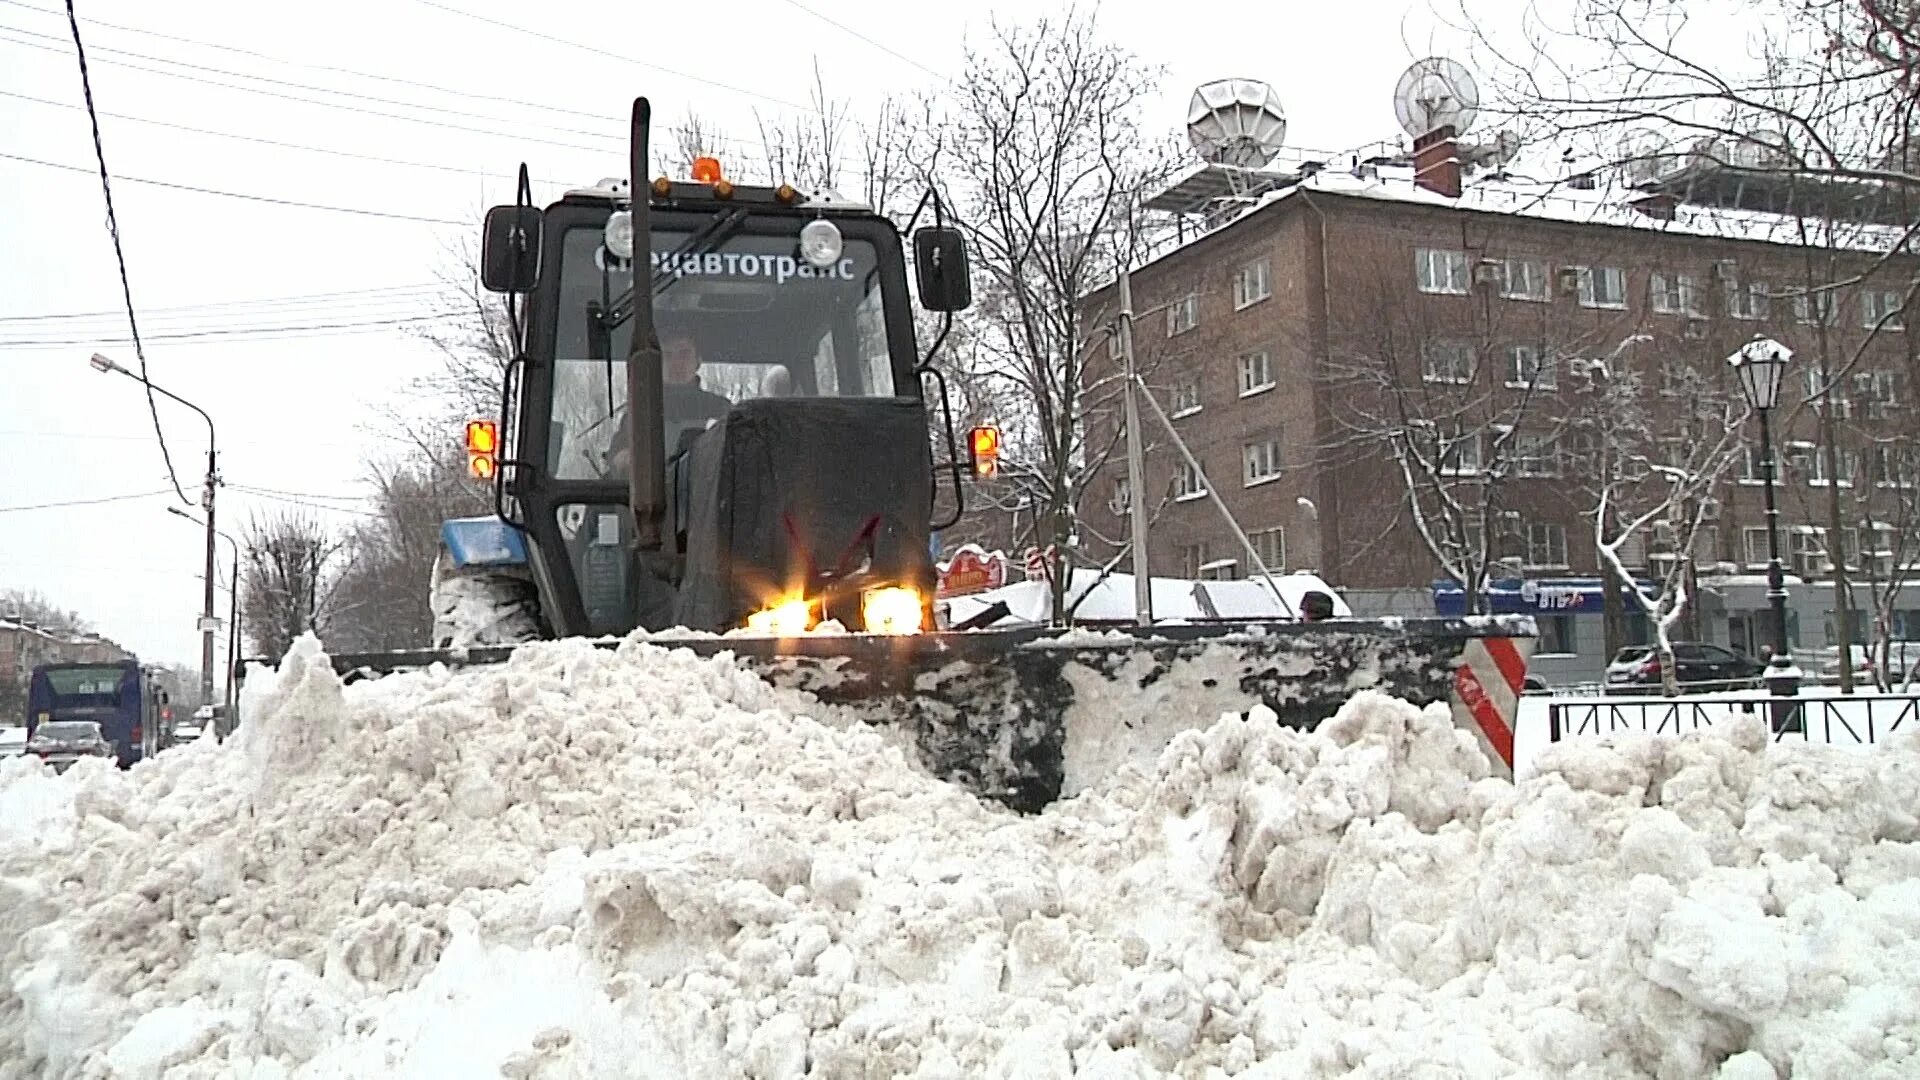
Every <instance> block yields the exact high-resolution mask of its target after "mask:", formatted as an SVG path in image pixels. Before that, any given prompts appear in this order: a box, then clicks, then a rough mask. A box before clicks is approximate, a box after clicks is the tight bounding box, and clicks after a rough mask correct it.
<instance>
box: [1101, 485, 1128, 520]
mask: <svg viewBox="0 0 1920 1080" xmlns="http://www.w3.org/2000/svg"><path fill="white" fill-rule="evenodd" d="M1132 509H1133V484H1132V483H1131V482H1130V481H1128V480H1127V478H1126V477H1124V476H1121V477H1116V478H1115V479H1114V481H1113V494H1112V495H1110V496H1108V497H1107V510H1108V511H1109V512H1111V513H1112V514H1113V515H1114V516H1115V517H1120V516H1122V515H1124V514H1126V513H1128V512H1129V511H1131V510H1132Z"/></svg>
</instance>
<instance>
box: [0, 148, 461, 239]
mask: <svg viewBox="0 0 1920 1080" xmlns="http://www.w3.org/2000/svg"><path fill="white" fill-rule="evenodd" d="M0 158H5V159H6V160H8V161H19V162H24V163H26V164H28V165H39V166H43V167H45V168H49V169H63V170H65V171H67V172H80V173H83V172H90V171H92V170H90V169H87V168H84V167H82V166H79V165H68V164H66V163H64V162H59V161H43V160H41V159H40V158H31V157H27V156H25V155H24V154H9V153H6V152H4V151H0ZM120 179H121V180H123V181H125V182H126V183H129V184H145V185H147V186H148V187H160V188H169V189H171V190H174V191H191V192H194V193H195V194H199V195H217V196H219V197H221V198H223V199H242V200H245V201H247V202H256V203H268V204H271V205H274V206H292V207H298V208H300V209H303V210H325V211H328V212H331V213H335V214H354V215H357V216H360V217H372V218H385V219H387V220H389V221H417V222H421V223H424V224H428V225H467V224H470V222H465V221H456V220H454V219H452V218H441V217H428V216H426V215H424V214H401V213H395V212H393V211H389V210H369V209H367V208H366V207H361V206H335V205H332V204H330V203H314V202H305V201H303V200H300V199H283V198H280V197H279V196H276V195H253V194H249V193H247V192H244V191H225V190H222V189H220V188H210V187H201V186H199V185H197V184H181V183H176V182H174V181H172V180H154V179H150V178H147V177H141V176H126V175H122V176H121V177H120Z"/></svg>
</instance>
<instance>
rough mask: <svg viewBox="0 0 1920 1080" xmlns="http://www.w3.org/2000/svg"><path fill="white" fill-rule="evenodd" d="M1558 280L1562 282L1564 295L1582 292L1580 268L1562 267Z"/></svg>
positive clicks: (1561, 286)
mask: <svg viewBox="0 0 1920 1080" xmlns="http://www.w3.org/2000/svg"><path fill="white" fill-rule="evenodd" d="M1558 280H1559V282H1560V291H1561V292H1564V293H1576V292H1579V291H1580V268H1579V267H1577V266H1563V267H1561V268H1560V273H1559V275H1558Z"/></svg>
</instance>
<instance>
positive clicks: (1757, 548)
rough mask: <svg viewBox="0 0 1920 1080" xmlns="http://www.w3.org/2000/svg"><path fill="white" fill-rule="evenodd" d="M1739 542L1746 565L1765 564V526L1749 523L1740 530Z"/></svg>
mask: <svg viewBox="0 0 1920 1080" xmlns="http://www.w3.org/2000/svg"><path fill="white" fill-rule="evenodd" d="M1740 544H1741V548H1742V552H1743V553H1744V554H1745V555H1746V559H1747V566H1749V567H1755V566H1765V565H1767V527H1766V526H1765V525H1749V526H1747V527H1746V528H1744V529H1741V530H1740Z"/></svg>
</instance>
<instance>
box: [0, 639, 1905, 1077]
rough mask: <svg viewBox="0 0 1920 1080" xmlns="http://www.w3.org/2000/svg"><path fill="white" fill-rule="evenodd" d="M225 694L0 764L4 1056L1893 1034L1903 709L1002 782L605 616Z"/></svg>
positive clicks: (32, 1069) (1766, 1064)
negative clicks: (603, 633)
mask: <svg viewBox="0 0 1920 1080" xmlns="http://www.w3.org/2000/svg"><path fill="white" fill-rule="evenodd" d="M249 692H250V698H249V700H248V701H247V702H245V703H244V704H245V706H246V708H245V710H244V713H245V715H247V716H248V717H249V720H248V723H247V724H246V725H245V726H243V727H242V728H241V729H240V730H239V732H238V733H237V735H236V737H235V738H234V739H233V740H230V741H229V743H228V744H227V745H225V746H216V745H214V744H212V743H211V742H206V741H203V742H201V743H198V744H195V745H193V746H189V747H185V748H182V749H179V750H175V751H169V752H167V753H165V754H162V755H161V756H160V757H159V758H158V759H156V760H154V761H151V762H148V763H144V764H142V765H141V766H139V767H137V768H136V769H134V770H132V771H131V772H127V773H122V772H117V771H114V770H112V769H107V768H91V767H89V764H88V763H86V762H82V763H81V764H79V765H77V766H75V767H74V769H72V770H71V771H70V772H69V773H67V774H66V775H64V776H62V777H59V778H57V779H56V778H54V777H52V776H51V774H50V773H48V772H46V771H44V770H43V768H42V767H41V766H40V765H39V764H38V763H36V762H8V763H5V764H4V765H3V766H0V810H5V811H6V817H7V818H12V817H13V816H14V815H15V814H16V813H28V814H31V815H32V816H33V817H34V818H35V820H37V821H38V822H39V825H40V827H38V828H34V829H23V828H20V827H18V826H17V824H6V823H5V822H6V819H4V818H0V1077H4V1078H9V1080H11V1078H15V1077H29V1076H31V1077H78V1076H88V1077H94V1076H117V1077H129V1078H134V1077H154V1078H159V1077H163V1076H164V1077H168V1078H176V1080H186V1078H196V1077H207V1078H212V1077H288V1076H297V1077H342V1078H344V1077H369V1076H395V1077H448V1076H507V1077H516V1078H561V1077H602V1076H620V1077H654V1076H659V1077H690V1076H701V1077H706V1076H743V1077H798V1076H803V1075H811V1076H822V1077H869V1076H871V1077H886V1076H910V1077H925V1078H934V1077H976V1076H1000V1077H1066V1076H1076V1075H1077V1076H1091V1077H1153V1076H1167V1075H1178V1076H1192V1077H1201V1076H1222V1075H1226V1076H1248V1077H1303V1076H1304V1077H1316V1076H1343V1075H1358V1076H1374V1077H1387V1076H1416V1075H1418V1076H1428V1075H1452V1076H1507V1075H1513V1076H1539V1075H1544V1074H1552V1073H1564V1074H1567V1075H1571V1076H1576V1077H1613V1076H1662V1077H1681V1076H1713V1075H1716V1074H1718V1075H1720V1076H1724V1077H1730V1078H1731V1077H1738V1078H1741V1080H1746V1078H1749V1077H1780V1076H1786V1075H1797V1076H1836V1075H1846V1076H1849V1077H1850V1078H1853V1077H1875V1076H1897V1075H1913V1074H1914V1073H1915V1071H1916V1070H1920V985H1916V984H1920V933H1917V932H1916V931H1920V843H1916V840H1920V823H1917V822H1916V820H1915V818H1914V816H1913V815H1914V812H1915V810H1916V808H1920V740H1916V739H1913V738H1906V739H1903V740H1900V741H1898V742H1897V744H1896V745H1891V746H1889V747H1886V748H1884V749H1883V750H1881V751H1880V752H1878V753H1876V754H1873V755H1842V754H1829V753H1825V752H1822V751H1818V750H1813V751H1800V752H1795V753H1791V754H1780V753H1776V752H1771V751H1769V749H1768V747H1767V744H1766V740H1765V737H1764V733H1763V731H1762V729H1761V728H1760V727H1759V726H1758V725H1757V724H1756V725H1750V726H1744V727H1738V728H1734V729H1730V730H1728V731H1726V732H1720V733H1714V734H1707V735H1701V736H1696V737H1689V738H1686V739H1672V738H1646V737H1636V738H1633V739H1631V740H1627V741H1622V742H1618V743H1597V742H1596V743H1579V744H1572V745H1566V746H1562V747H1558V748H1555V749H1553V750H1550V751H1548V752H1547V753H1545V754H1543V755H1542V757H1541V760H1540V774H1539V775H1538V776H1536V777H1534V778H1532V779H1530V780H1528V781H1526V782H1525V783H1524V784H1522V785H1521V786H1519V787H1517V788H1516V787H1515V786H1513V785H1510V784H1508V783H1506V782H1504V781H1500V780H1495V779H1490V778H1489V770H1488V767H1487V763H1486V761H1485V759H1484V758H1483V757H1481V756H1480V753H1479V751H1478V750H1477V749H1476V748H1475V746H1474V744H1473V741H1472V739H1471V737H1470V736H1467V735H1466V734H1464V733H1462V732H1459V731H1457V730H1456V729H1454V728H1453V727H1452V726H1451V722H1450V720H1449V719H1448V717H1447V714H1446V711H1445V710H1444V709H1441V708H1431V709H1427V710H1419V709H1415V708H1413V707H1411V706H1408V705H1405V704H1404V703H1401V702H1397V701H1393V700H1391V699H1388V698H1385V697H1382V696H1379V695H1376V694H1372V693H1366V694H1362V695H1360V696H1359V697H1356V698H1355V699H1354V700H1353V701H1352V702H1351V703H1350V704H1349V705H1348V706H1347V708H1346V709H1345V710H1343V711H1342V713H1341V714H1340V715H1339V716H1338V717H1336V718H1335V719H1333V720H1332V721H1329V722H1328V723H1327V724H1325V725H1323V726H1322V728H1321V730H1320V731H1319V732H1317V733H1314V734H1310V735H1309V734H1302V733H1298V732H1293V731H1289V730H1284V729H1280V728H1279V727H1277V726H1276V725H1274V724H1272V723H1271V718H1270V717H1267V716H1265V715H1263V714H1259V713H1256V715H1255V716H1254V717H1253V718H1251V719H1243V718H1237V717H1224V718H1219V719H1218V720H1215V721H1212V722H1207V721H1208V719H1209V718H1196V721H1199V722H1207V723H1206V726H1205V728H1204V729H1203V730H1198V729H1197V730H1194V731H1192V732H1189V733H1187V734H1185V735H1183V736H1181V737H1180V738H1178V739H1177V740H1176V741H1175V742H1174V743H1173V744H1172V745H1171V746H1170V747H1169V748H1168V749H1167V751H1166V752H1165V754H1164V755H1162V757H1161V758H1160V760H1159V761H1158V762H1157V763H1156V765H1155V767H1154V768H1153V769H1151V770H1145V771H1143V770H1126V771H1123V772H1121V773H1119V774H1117V775H1115V776H1113V777H1112V778H1110V780H1109V781H1108V782H1107V783H1105V784H1102V785H1099V786H1096V787H1095V788H1093V789H1092V790H1090V791H1089V792H1087V793H1086V794H1085V795H1083V796H1081V797H1080V798H1077V799H1074V800H1070V801H1068V802H1065V803H1061V804H1059V805H1057V806H1055V807H1053V808H1051V809H1050V810H1048V811H1047V812H1046V813H1043V814H1040V815H1036V816H1033V817H1025V818H1022V817H1017V816H1015V815H1012V814H1010V813H1007V812H1005V811H1002V810H1000V809H998V808H995V807H992V806H989V805H985V804H982V803H980V802H979V801H977V800H975V799H974V798H973V797H971V796H970V795H968V794H966V793H965V792H963V791H961V790H959V789H957V788H953V787H949V786H946V785H943V784H941V783H939V782H937V781H934V780H931V779H930V778H928V777H926V776H925V775H924V774H922V773H921V772H919V771H918V770H917V769H915V768H914V767H913V766H912V765H911V764H910V763H909V761H908V759H907V757H906V756H905V755H904V754H903V752H902V751H901V750H900V749H899V745H898V743H897V741H896V740H895V739H894V738H893V737H892V736H891V735H890V734H889V733H886V732H883V731H879V730H876V729H872V728H867V727H863V726H860V725H848V724H841V723H839V722H838V721H836V720H835V719H834V718H833V717H831V716H825V715H823V716H822V718H821V719H819V720H816V719H810V718H808V717H807V716H805V715H803V714H804V713H805V712H806V709H805V708H803V707H801V706H800V705H799V704H797V699H796V698H794V697H792V696H790V695H783V694H781V693H778V692H776V691H773V690H771V689H769V688H768V687H766V686H765V685H764V684H762V683H760V682H759V681H758V680H757V679H755V678H754V677H752V676H751V675H748V674H746V673H744V672H742V671H740V670H739V669H737V668H736V667H734V666H733V665H731V664H730V663H729V662H728V661H727V660H726V659H725V658H713V659H700V658H697V657H694V656H692V655H691V654H688V653H685V652H670V651H666V650H662V649H660V648H659V647H657V646H653V645H648V644H645V643H642V642H638V641H633V642H628V643H626V644H623V645H622V646H621V647H620V648H619V649H618V650H615V651H604V650H597V649H594V648H591V647H589V646H586V645H585V644H583V643H579V642H559V643H550V644H542V645H536V646H528V647H525V648H523V649H521V650H519V651H518V652H517V653H516V654H515V655H514V657H513V659H512V660H511V661H510V662H509V663H507V664H504V665H498V666H492V667H481V668H472V669H466V670H463V671H459V672H453V673H449V672H446V671H433V672H426V673H420V674H415V675H406V676H395V677H390V678H386V679H380V680H374V681H368V682H362V683H357V684H355V685H353V686H351V687H344V688H343V687H342V686H341V685H340V684H339V682H338V680H337V679H335V678H334V676H333V675H332V673H331V671H330V670H329V668H328V665H327V663H326V660H325V658H324V657H323V656H322V655H321V654H320V653H319V652H318V647H317V645H316V644H315V643H314V642H312V641H311V640H306V641H302V642H301V643H299V644H297V645H296V646H295V648H294V650H293V652H292V653H291V654H290V656H289V657H288V659H287V662H286V663H285V664H283V666H282V668H281V671H280V674H279V676H278V678H277V679H273V678H270V677H268V676H266V675H262V676H259V677H258V678H257V680H256V681H254V682H250V683H249ZM1125 719H1127V718H1125V717H1115V720H1116V722H1120V721H1123V720H1125Z"/></svg>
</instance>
